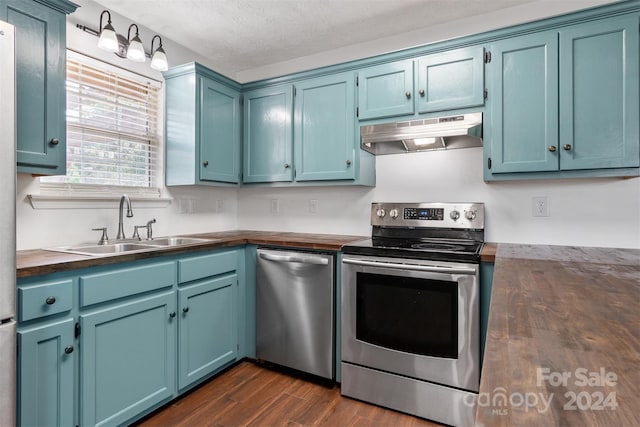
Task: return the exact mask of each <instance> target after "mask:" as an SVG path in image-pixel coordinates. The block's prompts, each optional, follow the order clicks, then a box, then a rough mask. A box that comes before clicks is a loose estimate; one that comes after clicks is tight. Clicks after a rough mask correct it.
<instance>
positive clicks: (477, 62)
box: [416, 46, 484, 113]
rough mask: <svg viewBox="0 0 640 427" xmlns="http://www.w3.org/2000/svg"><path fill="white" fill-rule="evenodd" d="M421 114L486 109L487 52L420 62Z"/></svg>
mask: <svg viewBox="0 0 640 427" xmlns="http://www.w3.org/2000/svg"><path fill="white" fill-rule="evenodd" d="M416 62H417V67H418V70H417V82H416V88H417V90H418V94H417V97H416V98H417V101H416V102H417V108H418V112H419V113H430V112H434V111H444V110H453V109H457V108H467V107H476V106H480V105H484V48H483V47H481V46H480V47H471V48H463V49H456V50H452V51H449V52H445V53H435V54H431V55H427V56H424V57H422V58H420V59H418V60H417V61H416Z"/></svg>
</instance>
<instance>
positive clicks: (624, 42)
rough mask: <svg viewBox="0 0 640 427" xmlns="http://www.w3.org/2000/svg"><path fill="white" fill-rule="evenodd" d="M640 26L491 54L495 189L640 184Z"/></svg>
mask: <svg viewBox="0 0 640 427" xmlns="http://www.w3.org/2000/svg"><path fill="white" fill-rule="evenodd" d="M638 24H639V19H638V15H636V14H633V15H626V16H619V17H613V18H606V19H600V20H596V21H591V22H585V23H581V24H576V25H572V26H567V27H564V28H561V29H560V30H559V31H547V32H542V33H534V34H531V35H526V36H521V37H516V38H511V39H505V40H503V41H500V42H496V43H495V44H493V45H492V46H491V48H490V50H491V56H492V60H491V63H490V64H488V69H489V73H490V78H489V81H490V87H489V93H490V99H491V102H490V105H491V107H490V113H491V114H490V117H491V118H490V120H491V126H488V127H487V126H485V160H486V162H485V169H484V172H485V180H494V179H523V178H558V177H586V176H634V175H638V169H637V168H638V167H639V166H640V146H639V142H638V140H639V136H640V135H639V130H638V118H639V117H640V88H639V74H640V71H639V67H640V65H639V64H640V42H639V39H640V36H639V29H638ZM523 172H525V173H523Z"/></svg>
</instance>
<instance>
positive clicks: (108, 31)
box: [98, 10, 118, 52]
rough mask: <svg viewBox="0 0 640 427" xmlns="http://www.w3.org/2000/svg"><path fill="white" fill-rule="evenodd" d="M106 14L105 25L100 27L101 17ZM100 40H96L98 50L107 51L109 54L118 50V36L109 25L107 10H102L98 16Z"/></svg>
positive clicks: (109, 19)
mask: <svg viewBox="0 0 640 427" xmlns="http://www.w3.org/2000/svg"><path fill="white" fill-rule="evenodd" d="M105 13H106V14H107V25H105V26H104V28H103V27H102V17H103V16H104V14H105ZM99 34H100V39H99V40H98V47H99V48H100V49H104V50H108V51H109V52H116V51H117V50H118V36H117V34H116V30H115V29H114V28H113V25H111V13H109V11H108V10H103V11H102V13H101V14H100V33H99Z"/></svg>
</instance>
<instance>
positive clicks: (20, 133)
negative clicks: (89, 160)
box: [0, 0, 75, 175]
mask: <svg viewBox="0 0 640 427" xmlns="http://www.w3.org/2000/svg"><path fill="white" fill-rule="evenodd" d="M58 3H59V5H60V7H62V8H69V10H68V11H71V10H74V9H75V6H71V5H70V4H69V3H67V2H65V1H60V2H58ZM0 19H2V20H3V21H7V22H9V23H11V24H13V25H15V27H16V51H15V55H16V107H17V110H16V121H17V128H16V135H17V141H16V142H17V167H18V172H27V173H35V174H41V175H64V174H65V173H66V124H65V105H66V94H65V69H66V60H65V59H66V50H65V49H66V41H65V40H66V38H65V35H66V15H65V13H64V12H61V11H60V10H59V9H58V10H55V9H52V8H49V7H47V6H45V5H44V4H42V2H35V1H24V0H0Z"/></svg>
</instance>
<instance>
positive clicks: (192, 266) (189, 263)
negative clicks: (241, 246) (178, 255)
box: [178, 251, 238, 283]
mask: <svg viewBox="0 0 640 427" xmlns="http://www.w3.org/2000/svg"><path fill="white" fill-rule="evenodd" d="M178 266H179V267H178V282H179V283H185V282H191V281H192V280H198V279H202V278H203V277H209V276H215V275H216V274H222V273H226V272H227V271H234V270H236V269H237V268H238V256H237V254H236V251H231V252H223V253H217V254H210V255H202V256H196V257H192V258H187V259H183V260H180V261H178Z"/></svg>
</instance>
